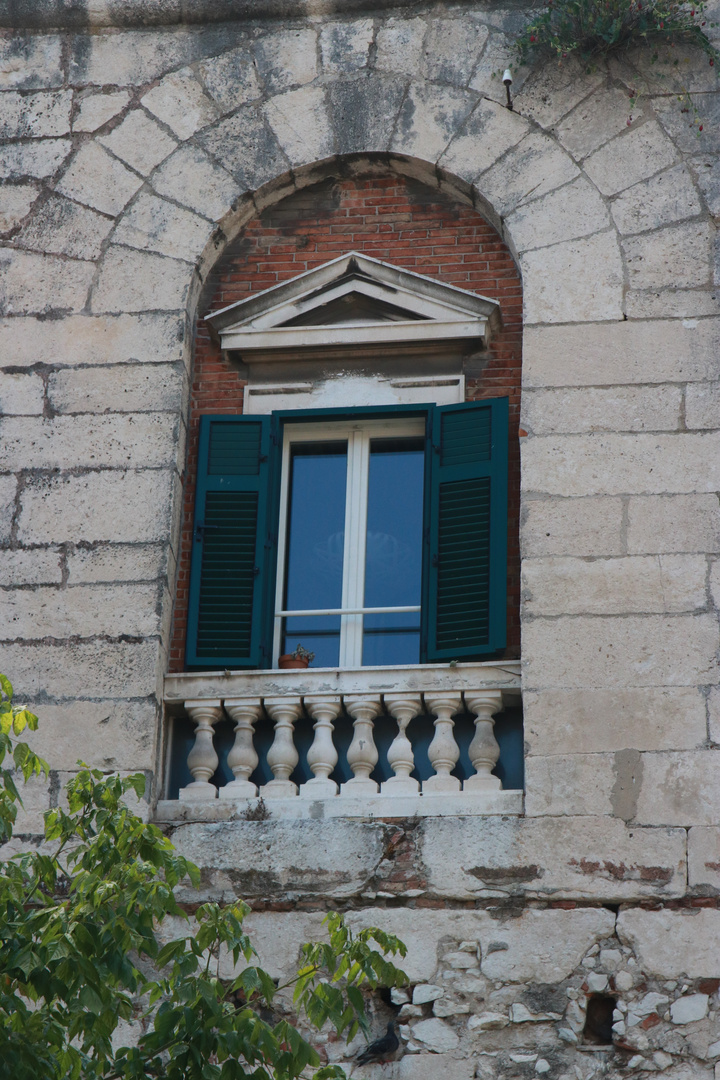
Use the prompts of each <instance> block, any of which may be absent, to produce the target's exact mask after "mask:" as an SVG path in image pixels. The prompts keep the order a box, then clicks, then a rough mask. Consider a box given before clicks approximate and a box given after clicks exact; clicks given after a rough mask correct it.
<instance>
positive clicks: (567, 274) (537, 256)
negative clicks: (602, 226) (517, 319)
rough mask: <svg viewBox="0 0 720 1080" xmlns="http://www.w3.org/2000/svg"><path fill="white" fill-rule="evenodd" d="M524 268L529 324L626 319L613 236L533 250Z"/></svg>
mask: <svg viewBox="0 0 720 1080" xmlns="http://www.w3.org/2000/svg"><path fill="white" fill-rule="evenodd" d="M521 270H522V273H523V280H524V284H525V297H524V306H525V319H526V321H527V322H529V323H557V322H560V323H562V322H593V321H594V320H597V319H619V318H620V317H621V315H622V290H623V270H622V262H621V258H620V251H619V250H618V245H617V240H616V238H615V236H614V233H612V232H609V231H608V232H604V233H598V234H597V235H596V236H591V237H588V238H587V239H583V240H568V241H565V242H564V243H562V244H555V245H554V246H553V247H550V248H541V249H540V250H538V251H528V252H526V253H525V255H524V256H523V257H522V259H521Z"/></svg>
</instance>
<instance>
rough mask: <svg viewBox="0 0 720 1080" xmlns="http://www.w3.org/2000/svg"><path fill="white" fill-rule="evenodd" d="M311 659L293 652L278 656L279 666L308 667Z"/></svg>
mask: <svg viewBox="0 0 720 1080" xmlns="http://www.w3.org/2000/svg"><path fill="white" fill-rule="evenodd" d="M308 663H309V661H308V660H305V659H304V658H303V657H298V656H293V655H292V653H284V654H283V656H279V657H278V667H281V668H306V667H307V666H308Z"/></svg>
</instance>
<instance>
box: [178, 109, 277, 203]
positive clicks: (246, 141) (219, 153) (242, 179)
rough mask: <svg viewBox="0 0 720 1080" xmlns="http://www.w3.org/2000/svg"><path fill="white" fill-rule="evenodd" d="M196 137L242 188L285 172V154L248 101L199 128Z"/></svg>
mask: <svg viewBox="0 0 720 1080" xmlns="http://www.w3.org/2000/svg"><path fill="white" fill-rule="evenodd" d="M197 138H198V140H199V142H200V143H201V144H202V146H203V147H204V149H205V150H207V152H208V153H209V154H211V155H212V156H213V157H214V158H215V160H216V161H217V162H219V163H220V164H221V165H222V166H223V167H224V168H225V169H227V170H228V172H230V173H232V175H233V176H234V177H235V180H236V182H237V183H238V184H239V186H240V188H241V189H242V191H244V192H245V191H254V190H255V189H256V188H258V187H260V186H261V185H262V184H266V183H269V182H270V181H277V178H278V176H282V175H283V174H285V173H287V169H288V161H287V158H286V157H285V155H284V154H283V153H282V151H281V150H280V147H279V146H278V143H277V139H276V138H275V136H274V134H273V133H272V131H271V130H270V128H269V127H268V125H267V122H266V120H265V118H264V116H263V115H262V113H261V111H260V110H259V109H257V108H255V107H254V106H252V105H246V106H245V107H244V108H242V109H239V110H238V111H237V112H235V113H233V114H232V116H229V117H228V118H227V120H222V121H221V122H220V123H219V124H214V125H213V127H211V128H208V129H206V130H205V131H202V132H200V134H199V135H198V136H197Z"/></svg>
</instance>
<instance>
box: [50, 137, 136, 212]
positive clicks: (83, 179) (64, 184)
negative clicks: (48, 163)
mask: <svg viewBox="0 0 720 1080" xmlns="http://www.w3.org/2000/svg"><path fill="white" fill-rule="evenodd" d="M141 184H142V180H141V179H140V177H139V176H136V175H135V173H132V172H130V170H129V169H126V168H125V166H124V165H123V164H122V163H121V162H119V161H116V160H115V158H113V157H111V156H110V154H106V153H105V151H104V150H103V148H102V147H101V146H98V145H97V144H96V143H94V142H88V143H84V144H83V146H81V147H80V149H79V150H78V152H77V154H76V155H75V157H74V158H73V160H72V161H71V163H70V166H69V168H68V169H67V170H66V171H65V173H64V175H63V176H62V178H61V179H60V182H59V184H58V185H57V190H58V191H59V192H60V193H61V194H62V195H67V196H69V198H71V199H74V200H75V201H76V202H80V203H85V205H86V206H92V207H93V208H94V209H95V210H101V211H102V212H103V213H104V214H112V215H113V216H114V215H116V214H119V213H120V211H121V210H122V208H123V207H124V206H126V205H127V204H128V203H129V201H130V199H131V198H132V197H133V195H134V194H135V192H136V191H137V189H138V188H139V187H140V185H141Z"/></svg>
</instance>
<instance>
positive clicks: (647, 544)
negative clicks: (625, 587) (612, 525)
mask: <svg viewBox="0 0 720 1080" xmlns="http://www.w3.org/2000/svg"><path fill="white" fill-rule="evenodd" d="M627 543H628V551H629V552H630V553H631V554H633V553H642V552H666V551H667V552H670V551H707V552H715V551H720V506H718V500H717V496H716V495H711V494H708V495H650V496H644V497H643V496H638V497H635V498H631V499H630V500H629V502H628V533H627Z"/></svg>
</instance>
